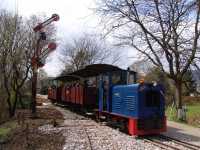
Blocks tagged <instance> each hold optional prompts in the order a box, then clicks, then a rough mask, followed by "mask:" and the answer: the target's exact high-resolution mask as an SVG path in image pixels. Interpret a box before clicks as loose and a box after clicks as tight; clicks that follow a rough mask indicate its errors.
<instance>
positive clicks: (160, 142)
mask: <svg viewBox="0 0 200 150" xmlns="http://www.w3.org/2000/svg"><path fill="white" fill-rule="evenodd" d="M144 141H145V142H148V143H151V144H153V145H155V146H158V147H160V148H162V149H172V150H182V149H183V148H185V149H188V150H200V146H198V145H194V144H191V143H188V142H184V141H181V140H178V139H174V138H171V137H168V136H165V135H158V136H150V137H145V138H144ZM166 142H170V143H166ZM172 143H173V144H172Z"/></svg>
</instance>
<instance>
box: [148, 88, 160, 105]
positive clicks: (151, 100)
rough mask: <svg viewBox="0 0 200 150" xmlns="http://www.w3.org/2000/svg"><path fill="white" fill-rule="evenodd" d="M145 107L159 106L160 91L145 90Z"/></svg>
mask: <svg viewBox="0 0 200 150" xmlns="http://www.w3.org/2000/svg"><path fill="white" fill-rule="evenodd" d="M145 103H146V107H159V106H160V93H159V92H158V91H151V90H150V91H147V92H146V94H145Z"/></svg>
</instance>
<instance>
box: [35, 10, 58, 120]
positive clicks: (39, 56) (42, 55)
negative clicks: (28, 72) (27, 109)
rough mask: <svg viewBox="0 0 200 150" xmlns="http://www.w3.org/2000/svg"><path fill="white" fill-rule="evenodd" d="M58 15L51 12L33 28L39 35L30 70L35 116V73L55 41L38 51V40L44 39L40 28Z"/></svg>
mask: <svg viewBox="0 0 200 150" xmlns="http://www.w3.org/2000/svg"><path fill="white" fill-rule="evenodd" d="M58 20H59V16H58V15H57V14H53V15H52V16H51V18H49V19H47V20H46V21H44V22H42V23H39V24H38V25H37V26H36V27H34V28H33V30H34V31H35V32H36V33H39V34H40V36H39V38H38V40H37V44H36V49H35V52H34V56H33V57H32V63H31V64H32V70H33V77H32V114H33V116H34V117H35V116H36V92H37V90H36V88H37V73H38V68H39V67H42V66H43V65H44V64H41V60H42V61H44V62H45V59H46V57H47V56H48V54H49V53H50V52H52V51H54V50H55V49H56V44H55V43H50V44H49V45H48V47H47V48H46V49H44V50H43V51H42V53H41V51H40V42H41V40H46V35H45V32H42V29H43V28H44V27H46V26H47V25H49V24H50V23H52V22H54V21H58Z"/></svg>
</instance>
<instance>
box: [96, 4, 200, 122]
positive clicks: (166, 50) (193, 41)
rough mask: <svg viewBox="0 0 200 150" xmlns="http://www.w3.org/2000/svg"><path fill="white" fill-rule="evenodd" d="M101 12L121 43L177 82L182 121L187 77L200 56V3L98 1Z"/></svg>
mask: <svg viewBox="0 0 200 150" xmlns="http://www.w3.org/2000/svg"><path fill="white" fill-rule="evenodd" d="M97 5H98V8H97V9H96V11H97V13H98V14H100V15H101V16H102V20H104V21H105V22H104V23H106V25H107V29H108V31H109V32H110V33H113V35H115V37H117V38H118V39H119V40H120V44H124V45H130V46H132V47H133V48H134V50H136V51H138V52H139V53H141V54H143V56H144V57H146V58H148V59H149V60H150V61H151V62H152V63H153V64H154V65H155V66H157V67H159V69H160V70H161V71H162V72H164V73H165V74H166V75H167V76H168V77H169V78H171V79H172V80H173V81H174V84H175V87H176V99H177V104H178V118H179V119H180V118H181V117H182V116H181V111H182V81H183V76H184V74H185V73H186V72H187V70H188V68H189V67H190V65H191V64H192V63H193V61H194V60H195V58H196V57H197V55H199V49H198V47H199V36H200V25H199V19H200V1H199V0H179V1H178V0H148V1H147V0H97Z"/></svg>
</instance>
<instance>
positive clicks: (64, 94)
mask: <svg viewBox="0 0 200 150" xmlns="http://www.w3.org/2000/svg"><path fill="white" fill-rule="evenodd" d="M61 91H62V93H61V101H62V102H65V101H66V92H65V91H66V86H63V88H62V90H61Z"/></svg>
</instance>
